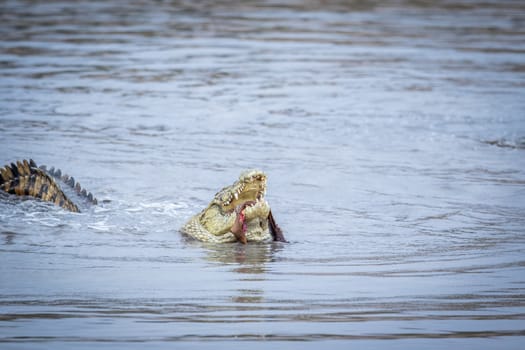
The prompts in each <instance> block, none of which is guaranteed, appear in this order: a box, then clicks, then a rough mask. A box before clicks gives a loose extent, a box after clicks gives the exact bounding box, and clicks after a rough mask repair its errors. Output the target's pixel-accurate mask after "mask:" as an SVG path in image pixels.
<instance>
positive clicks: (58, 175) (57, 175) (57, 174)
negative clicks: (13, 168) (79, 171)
mask: <svg viewBox="0 0 525 350" xmlns="http://www.w3.org/2000/svg"><path fill="white" fill-rule="evenodd" d="M35 166H36V164H35ZM39 168H40V170H42V171H44V172H45V173H47V174H48V175H50V176H51V177H53V178H54V179H56V180H60V181H61V182H62V183H64V184H66V185H67V186H68V187H70V188H71V189H73V190H74V191H75V192H76V193H77V194H78V195H79V196H80V197H82V198H83V199H85V200H86V201H88V202H89V203H91V204H94V205H97V204H98V200H97V199H96V198H95V196H93V194H92V193H91V192H88V191H86V189H85V188H82V186H80V183H79V182H75V178H74V177H73V176H69V175H67V174H62V171H61V170H60V169H56V170H55V168H54V167H52V168H51V169H47V167H46V166H45V165H41V166H40V167H39Z"/></svg>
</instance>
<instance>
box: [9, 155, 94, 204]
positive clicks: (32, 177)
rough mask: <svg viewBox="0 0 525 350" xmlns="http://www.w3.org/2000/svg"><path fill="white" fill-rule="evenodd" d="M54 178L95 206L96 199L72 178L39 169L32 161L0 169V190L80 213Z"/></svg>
mask: <svg viewBox="0 0 525 350" xmlns="http://www.w3.org/2000/svg"><path fill="white" fill-rule="evenodd" d="M55 178H56V179H60V180H62V181H63V182H64V183H66V184H67V185H68V186H70V187H71V188H73V189H75V191H76V192H77V193H78V194H79V195H80V196H81V197H83V198H85V199H86V200H88V201H89V202H91V203H93V204H97V199H96V198H94V197H93V195H92V194H91V193H89V194H88V193H87V191H86V190H85V189H82V188H81V187H80V184H79V183H78V182H77V183H75V180H74V179H73V178H72V177H69V176H68V175H62V172H61V171H60V169H57V170H54V168H51V169H50V170H46V167H45V166H42V167H40V168H39V167H38V166H37V165H36V163H35V162H34V161H33V160H32V159H30V160H29V161H27V160H23V161H18V162H16V164H15V163H11V165H6V166H4V167H3V168H0V190H3V191H5V192H7V193H11V194H15V195H17V196H31V197H35V198H40V199H42V200H43V201H46V202H52V203H54V204H55V205H58V206H60V207H62V208H64V209H67V210H69V211H72V212H75V213H78V212H80V210H79V209H78V207H77V205H76V204H75V203H73V202H72V201H71V200H70V199H69V198H68V197H67V196H66V195H65V194H64V192H63V191H62V189H61V188H60V186H59V185H58V184H57V183H56V181H55Z"/></svg>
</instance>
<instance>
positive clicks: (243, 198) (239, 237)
mask: <svg viewBox="0 0 525 350" xmlns="http://www.w3.org/2000/svg"><path fill="white" fill-rule="evenodd" d="M266 178H267V177H266V174H265V173H264V172H262V171H260V170H246V171H244V172H242V173H241V175H240V176H239V179H238V180H237V181H235V182H234V183H233V184H232V185H231V186H227V187H225V188H223V189H222V190H220V191H219V192H217V194H215V197H214V198H213V200H212V201H211V202H210V204H208V206H207V207H206V208H205V209H204V210H203V211H202V212H200V213H199V214H197V215H195V216H193V217H192V218H191V219H190V220H189V221H188V222H187V223H186V224H185V225H184V226H183V227H182V228H181V231H182V232H183V233H185V234H186V235H188V236H190V237H193V238H195V239H198V240H200V241H204V242H210V243H226V242H236V241H238V242H241V243H243V244H246V243H247V242H248V241H250V242H262V241H270V240H273V241H279V242H286V239H285V238H284V235H283V233H282V230H281V229H280V227H279V226H278V225H277V224H276V222H275V219H274V217H273V214H272V211H271V209H270V205H269V204H268V202H267V201H266V200H265V198H264V196H265V194H266Z"/></svg>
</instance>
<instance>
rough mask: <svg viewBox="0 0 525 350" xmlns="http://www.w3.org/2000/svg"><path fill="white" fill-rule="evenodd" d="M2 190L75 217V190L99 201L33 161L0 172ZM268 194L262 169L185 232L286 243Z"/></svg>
mask: <svg viewBox="0 0 525 350" xmlns="http://www.w3.org/2000/svg"><path fill="white" fill-rule="evenodd" d="M59 183H62V184H63V185H65V186H60V185H59ZM1 191H3V192H7V193H10V194H14V195H18V196H30V197H35V198H39V199H41V200H43V201H46V202H51V203H54V204H55V205H58V206H60V207H62V208H63V209H66V210H69V211H71V212H75V213H78V212H80V209H79V206H78V205H77V203H75V202H74V201H73V200H72V197H73V196H74V195H71V194H72V192H74V193H76V194H77V195H78V196H79V197H80V198H82V199H84V202H87V203H89V204H94V205H96V204H97V203H98V200H97V199H96V198H95V197H94V196H93V194H92V193H91V192H87V191H86V190H85V189H82V187H81V186H80V184H79V183H78V182H75V179H74V178H73V177H72V176H69V175H67V174H62V171H61V170H60V169H56V170H55V168H54V167H53V168H50V169H48V168H47V167H46V166H40V167H39V166H37V164H36V163H35V162H34V161H33V160H32V159H30V160H29V161H28V160H23V161H17V162H16V163H11V164H10V165H6V166H4V167H3V168H0V192H1ZM66 192H67V193H68V194H70V195H69V196H68V195H66ZM265 194H266V174H264V173H263V172H262V171H260V170H247V171H244V172H242V173H241V175H240V176H239V180H237V181H235V182H234V183H233V184H232V185H231V186H227V187H225V188H223V189H222V190H220V191H219V192H218V193H217V194H216V195H215V197H214V198H213V200H212V201H211V203H210V204H209V205H208V206H207V207H206V208H205V209H204V210H203V211H202V212H201V213H199V214H197V215H195V216H193V217H192V218H191V219H190V220H189V221H188V222H187V223H186V224H185V225H184V226H183V227H182V228H181V232H183V233H184V234H186V235H188V236H190V237H193V238H195V239H197V240H200V241H204V242H212V243H226V242H237V241H238V242H241V243H244V244H246V243H247V242H248V241H251V242H261V241H269V240H274V241H280V242H286V240H285V238H284V235H283V233H282V230H281V229H280V227H279V226H278V225H277V224H276V222H275V219H274V217H273V214H272V211H271V210H270V206H269V204H268V202H267V201H266V200H265V198H264V195H265Z"/></svg>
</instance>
